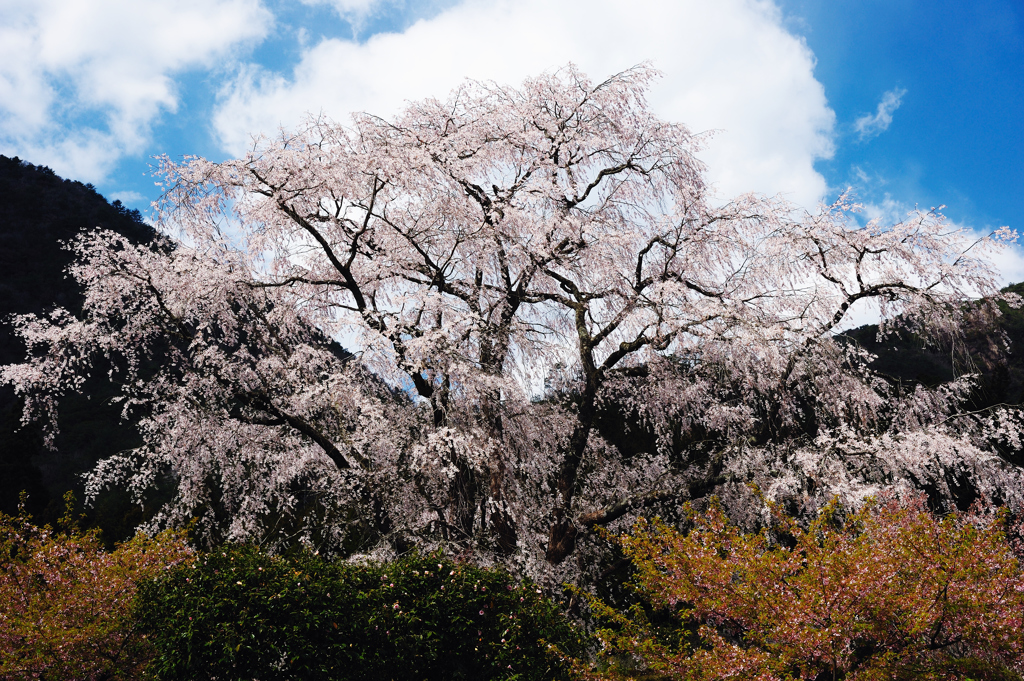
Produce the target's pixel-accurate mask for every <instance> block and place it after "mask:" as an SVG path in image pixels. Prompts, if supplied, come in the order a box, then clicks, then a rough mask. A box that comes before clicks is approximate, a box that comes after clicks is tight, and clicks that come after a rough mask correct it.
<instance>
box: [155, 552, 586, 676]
mask: <svg viewBox="0 0 1024 681" xmlns="http://www.w3.org/2000/svg"><path fill="white" fill-rule="evenodd" d="M139 613H140V618H141V622H142V625H143V626H144V627H145V628H146V630H147V631H148V632H149V635H150V640H152V641H153V643H155V644H156V646H157V648H158V649H159V653H160V654H159V657H158V658H157V660H156V662H155V663H154V666H153V668H152V669H153V671H155V672H156V673H157V675H158V676H159V678H161V679H165V680H170V679H212V678H220V679H252V678H259V679H304V680H305V679H309V680H314V679H366V680H377V679H380V680H385V679H410V680H411V679H415V680H417V681H419V680H421V679H437V680H438V681H441V680H444V681H448V680H456V679H474V680H476V679H479V680H485V679H509V680H512V679H516V680H523V681H526V680H527V679H553V678H562V674H561V673H560V672H559V670H558V668H557V663H556V660H555V658H554V657H553V656H551V655H549V654H548V652H547V649H546V645H545V644H544V641H547V642H550V643H552V644H557V645H559V646H560V647H562V646H564V647H568V648H570V649H573V650H577V651H578V650H579V645H580V640H579V636H578V634H576V633H575V631H574V630H573V628H572V626H570V624H569V623H568V621H567V620H566V619H565V618H564V617H563V616H561V614H560V613H559V611H558V607H557V606H556V605H555V604H554V603H553V602H551V601H550V600H548V599H546V598H545V597H544V596H542V595H540V590H539V589H537V588H536V587H534V586H533V585H532V584H530V583H529V582H521V581H518V580H515V579H513V578H512V577H510V576H509V575H508V574H507V573H505V572H503V571H501V570H495V569H481V568H477V567H474V566H472V565H469V564H466V563H462V562H457V561H453V560H451V559H450V558H448V557H446V556H444V555H443V554H439V553H435V554H432V555H426V556H423V555H413V556H408V557H405V558H402V559H400V560H397V561H395V562H392V563H387V564H377V563H366V564H351V563H338V562H330V561H328V560H325V559H323V558H320V557H319V556H316V555H313V554H310V553H300V554H298V555H292V556H290V557H280V556H279V557H272V556H268V555H267V554H265V553H263V552H261V551H259V550H258V549H256V548H254V547H252V546H248V545H229V546H225V547H223V550H221V551H214V552H212V553H209V554H206V555H203V556H202V557H201V558H197V559H196V561H195V562H193V563H191V564H188V565H185V566H183V567H182V568H180V569H178V570H176V571H175V572H173V573H172V574H169V575H166V576H165V577H164V578H162V579H161V580H159V581H157V582H154V583H149V584H146V585H145V586H144V588H143V589H142V590H141V592H140V609H139Z"/></svg>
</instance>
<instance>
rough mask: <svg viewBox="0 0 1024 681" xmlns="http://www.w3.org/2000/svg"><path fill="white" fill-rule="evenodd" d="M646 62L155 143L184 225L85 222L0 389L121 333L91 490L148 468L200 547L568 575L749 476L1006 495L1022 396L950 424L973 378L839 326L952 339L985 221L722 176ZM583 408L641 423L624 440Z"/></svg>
mask: <svg viewBox="0 0 1024 681" xmlns="http://www.w3.org/2000/svg"><path fill="white" fill-rule="evenodd" d="M655 76H656V73H655V72H654V71H653V70H652V69H650V68H649V67H647V66H645V65H641V66H638V67H636V68H633V69H629V70H627V71H624V72H623V73H620V74H617V75H615V76H612V77H611V78H609V79H607V80H606V81H603V82H600V83H594V82H592V81H590V80H589V79H588V78H587V77H586V76H585V75H584V74H582V73H580V72H579V71H578V70H577V69H576V68H575V67H572V66H569V67H566V68H565V69H562V70H561V71H558V72H556V73H553V74H546V75H543V76H540V77H538V78H534V79H530V80H528V81H526V82H525V83H524V84H523V85H522V86H521V87H519V88H513V87H503V86H499V85H497V84H494V83H475V82H470V83H467V84H465V85H464V86H463V87H461V88H459V89H458V90H457V91H456V92H454V93H453V94H452V96H451V97H450V98H449V99H448V100H447V101H445V102H441V101H438V100H426V101H423V102H416V103H412V104H410V105H409V106H408V107H407V108H406V109H405V110H404V111H403V112H402V113H401V114H400V115H399V116H398V117H396V118H395V119H394V120H391V121H384V120H381V119H379V118H375V117H373V116H370V115H359V116H357V117H356V118H355V119H354V120H353V121H352V124H351V125H350V126H344V125H340V124H337V123H334V122H331V121H329V120H326V119H324V118H316V119H312V120H310V121H309V122H308V123H307V124H306V125H305V126H303V127H302V128H301V129H300V130H298V131H296V132H294V133H282V135H281V137H280V138H278V139H260V140H258V141H257V142H256V143H255V144H254V147H253V149H252V150H251V152H250V153H249V154H247V155H246V156H245V157H244V158H241V159H236V160H231V161H226V162H224V163H212V162H210V161H207V160H205V159H201V158H191V159H187V160H186V161H185V162H183V163H175V162H172V161H170V160H169V159H165V160H164V161H163V162H162V166H161V173H162V175H163V178H164V182H165V185H164V189H165V193H164V196H163V199H162V202H161V206H160V220H161V224H162V226H163V227H164V228H165V229H168V230H171V229H175V230H179V233H180V234H181V237H182V240H181V243H180V245H179V247H177V248H174V249H170V250H169V249H166V248H158V247H155V246H149V247H143V246H137V245H133V244H131V243H130V242H129V241H128V240H127V239H125V238H123V237H120V236H118V235H115V234H112V233H109V232H107V233H100V234H97V235H93V236H90V237H88V238H83V239H80V240H78V241H77V242H76V243H75V244H74V245H73V248H74V250H75V252H76V254H77V261H76V264H75V265H74V266H73V267H72V268H71V270H70V271H71V274H72V275H73V276H74V277H75V278H76V279H77V280H78V281H79V282H81V284H82V286H83V288H84V290H85V303H84V306H83V312H82V314H81V315H80V316H75V315H73V314H71V313H68V312H65V311H59V310H58V311H54V312H53V313H52V314H50V315H49V316H47V317H39V316H32V315H28V316H23V317H19V318H18V320H17V322H16V328H17V331H18V333H19V334H20V336H21V337H22V339H23V340H24V341H25V343H26V345H27V346H28V347H29V348H30V350H31V357H30V359H29V360H28V361H27V362H24V363H22V364H18V365H10V366H7V367H4V368H3V369H0V372H2V373H0V380H3V381H5V382H8V383H10V384H12V385H14V386H15V388H16V390H17V391H18V392H19V394H21V395H22V396H24V397H25V400H26V412H25V418H26V419H33V418H41V419H43V420H44V421H46V422H47V423H49V424H51V425H52V424H53V423H54V421H55V417H56V414H57V406H56V405H57V403H58V400H59V398H61V397H62V396H63V395H66V394H68V393H74V392H76V391H79V390H82V389H83V387H84V386H85V380H86V377H87V376H88V374H89V373H90V372H91V371H93V370H95V362H97V360H98V358H107V357H110V358H114V360H115V361H114V366H115V368H116V370H117V371H116V372H115V377H116V379H117V381H118V382H119V384H120V387H121V390H122V394H121V395H120V397H121V398H123V402H122V404H123V406H124V408H125V413H126V414H141V415H142V417H143V418H142V421H141V430H142V435H143V437H144V440H145V442H144V444H143V445H142V446H140V447H138V448H136V449H133V450H130V451H126V452H123V453H120V454H118V455H115V456H113V457H110V458H108V459H107V460H105V461H103V462H101V463H100V464H98V465H97V467H96V469H95V470H94V471H93V474H92V476H91V478H90V483H89V486H88V492H89V494H90V495H93V496H95V495H98V494H100V493H101V492H102V491H103V490H104V489H106V488H107V487H110V486H119V487H126V488H128V489H129V490H130V491H131V492H132V494H133V495H134V496H135V497H136V498H137V499H139V500H143V499H145V497H146V495H147V494H149V493H151V492H152V490H153V489H154V488H155V487H157V486H158V485H159V484H160V483H161V482H162V481H171V482H172V483H173V484H174V485H175V490H174V497H173V498H172V499H171V500H170V501H169V503H167V504H166V505H165V506H164V507H163V509H162V512H161V513H160V514H158V515H156V516H155V517H154V518H153V520H152V522H151V524H150V525H149V526H148V527H149V528H151V529H152V528H156V527H162V526H180V525H182V524H184V523H187V522H189V520H190V519H191V518H198V519H199V522H198V525H197V530H198V533H199V535H200V537H201V538H202V539H203V540H205V541H207V542H208V545H214V544H216V542H217V541H219V540H223V539H230V540H246V539H250V540H256V541H259V542H261V543H266V544H268V545H270V546H272V547H278V548H281V547H284V546H286V545H287V544H288V543H289V541H294V540H295V539H296V538H302V539H304V540H307V541H312V542H314V543H315V544H316V545H317V546H319V547H322V548H323V549H324V550H325V552H326V551H331V552H336V553H344V554H352V553H368V554H374V555H378V556H389V555H390V556H394V555H397V554H399V553H401V552H403V551H405V550H406V549H408V547H410V546H418V547H421V548H423V549H424V550H429V549H431V548H433V547H436V546H439V545H441V544H444V545H447V546H457V547H459V550H467V551H472V552H475V553H476V554H478V555H479V556H481V557H483V558H485V559H487V560H498V561H503V562H505V563H506V564H508V565H510V566H511V567H512V568H514V569H515V570H517V571H519V572H521V573H524V574H529V575H531V576H534V577H536V578H537V579H545V580H548V582H549V583H555V582H557V581H558V580H562V579H567V580H570V581H574V582H579V581H583V580H584V577H585V576H586V573H587V572H588V571H593V569H594V566H596V565H598V564H599V558H600V556H598V555H596V554H597V553H599V551H600V549H599V548H597V547H595V545H594V544H593V543H591V544H589V545H586V544H587V542H582V544H583V545H582V546H581V542H580V541H579V539H580V538H581V537H584V538H585V537H586V536H587V531H588V530H589V529H591V528H593V527H595V526H608V525H610V524H613V523H616V522H620V523H627V522H628V521H629V520H630V519H631V518H633V517H635V515H636V514H637V513H638V512H639V511H641V510H642V509H644V508H657V507H658V506H659V505H660V506H662V507H663V508H666V507H672V506H675V505H676V504H677V502H678V500H679V499H680V498H686V497H687V496H693V497H699V496H704V495H706V494H709V493H711V492H717V493H719V494H721V496H722V498H723V499H726V500H727V502H728V503H730V504H731V505H733V506H746V507H747V508H748V510H749V509H750V508H752V505H751V500H750V498H749V495H745V494H744V489H745V488H744V487H743V483H745V482H746V481H747V480H748V479H749V478H750V477H751V476H754V477H755V479H756V480H757V481H758V482H759V483H760V484H761V485H762V487H763V488H764V489H765V490H766V493H768V494H769V495H770V496H772V497H773V498H788V499H792V500H795V502H796V503H797V504H799V505H802V506H804V507H806V508H807V509H813V508H815V507H816V506H817V505H818V504H819V503H821V502H822V500H823V499H828V498H829V497H831V496H832V495H833V494H839V495H841V497H842V498H843V500H844V501H849V502H851V503H853V502H856V501H858V500H860V499H862V498H863V497H864V496H866V495H869V494H872V493H875V492H877V491H878V490H879V488H880V487H882V486H887V485H895V486H897V487H908V488H912V487H918V488H920V487H926V486H932V487H934V488H935V489H936V490H937V492H936V494H937V495H938V496H941V497H943V498H944V499H949V498H951V497H953V496H955V495H954V493H953V489H954V488H957V489H958V488H960V487H965V486H969V487H970V488H971V489H972V490H973V493H974V494H976V495H977V496H982V497H984V498H985V499H987V500H989V501H992V502H993V503H995V502H1017V501H1021V499H1022V498H1024V484H1022V481H1021V474H1020V471H1019V470H1017V469H1015V468H1013V467H1009V466H1006V465H1004V464H1005V462H1004V460H1003V459H1002V458H1000V457H1001V455H1002V454H1003V453H1004V452H1005V451H1007V450H1015V449H1019V448H1020V447H1019V445H1020V428H1019V424H1018V421H1017V419H1016V417H1015V416H1014V415H1013V414H1010V413H1008V412H1006V411H1005V410H995V411H994V412H991V413H990V412H986V413H984V414H977V415H970V416H971V418H964V416H966V415H965V414H964V410H963V408H962V405H963V403H964V400H965V398H966V396H967V395H969V394H970V390H971V385H972V384H971V379H970V377H967V376H961V377H959V378H958V379H957V380H955V381H953V382H951V383H948V384H944V385H942V386H939V387H929V386H911V387H910V388H909V389H908V388H906V387H905V386H903V385H901V384H900V383H899V382H893V381H890V380H887V378H886V377H884V376H880V375H878V374H877V373H875V372H873V371H872V370H871V368H870V362H871V359H872V357H871V355H870V354H869V353H867V352H866V351H864V350H863V349H861V348H859V347H857V346H856V345H855V344H852V343H847V342H838V341H837V339H836V337H835V335H834V333H835V330H836V329H837V328H839V327H840V326H841V325H842V324H843V323H845V322H846V321H847V320H848V317H849V315H850V313H851V310H853V311H855V310H856V309H857V308H859V307H862V306H864V305H865V304H876V305H877V306H878V307H879V309H880V312H881V315H882V318H883V322H884V328H885V329H891V328H894V327H905V328H907V329H909V330H911V331H913V333H914V334H916V335H918V336H920V337H921V338H930V337H935V336H941V337H947V336H956V335H957V334H960V333H961V332H962V330H963V328H964V326H965V317H966V316H967V315H968V310H967V307H968V306H965V305H963V303H964V301H966V300H969V299H971V298H972V297H974V296H976V295H978V294H990V293H991V294H995V293H996V289H995V282H996V279H997V276H996V270H995V269H994V267H993V265H992V263H991V262H990V261H989V260H988V259H987V258H988V256H989V255H990V254H991V253H992V252H993V251H994V250H997V249H998V248H999V247H1000V246H1001V245H1002V244H1003V243H1004V242H1005V241H1007V240H1010V239H1012V238H1013V235H1012V234H1011V233H1010V232H1009V230H1007V229H1003V230H998V231H997V232H995V233H993V234H992V235H989V236H987V237H984V238H982V239H980V240H978V239H975V238H974V236H973V235H971V234H969V233H967V232H965V231H962V230H957V229H953V228H951V227H950V226H949V225H947V224H946V223H945V221H944V218H943V217H942V216H941V215H939V214H937V213H934V212H927V213H925V212H915V213H912V214H910V215H908V217H907V219H906V220H904V221H902V222H899V223H897V224H893V225H884V224H882V223H880V222H878V221H870V222H868V223H867V224H859V223H858V222H857V221H856V219H854V218H852V217H851V214H852V213H853V212H854V211H855V210H856V206H855V205H853V204H851V203H850V202H849V200H848V199H847V198H846V197H840V198H839V199H838V200H837V201H836V202H835V203H834V204H833V205H831V206H825V207H822V209H821V210H820V211H818V212H817V213H815V214H803V213H801V212H800V211H797V210H796V209H795V208H794V207H792V206H789V205H786V204H785V203H784V202H783V201H781V200H778V199H775V198H771V197H760V196H753V195H744V196H740V197H737V198H735V199H733V200H732V201H729V202H723V201H720V200H718V199H717V198H716V197H713V196H712V195H711V194H710V192H709V190H708V187H707V186H706V183H705V181H704V177H703V167H702V166H701V164H700V162H699V161H698V160H697V158H696V156H695V153H696V151H697V150H698V149H699V147H700V144H701V139H700V138H699V137H697V136H694V135H692V134H691V133H690V132H689V131H688V130H687V129H686V128H685V127H684V126H682V125H678V124H674V123H669V122H666V121H662V120H660V119H659V118H658V117H657V116H655V115H654V113H653V112H652V111H651V110H650V108H649V107H648V105H647V102H646V92H647V88H648V85H649V83H650V81H651V80H652V79H653V78H654V77H655ZM224 225H231V226H232V228H231V229H230V230H226V229H224ZM1005 299H1006V300H1007V301H1009V302H1011V303H1016V302H1018V301H1017V298H1016V297H1015V296H1012V295H1007V296H1005ZM987 307H989V308H992V309H993V310H994V311H993V312H992V314H993V315H994V314H996V312H998V310H995V303H992V302H990V303H988V304H987ZM326 338H345V339H346V342H349V343H351V344H352V350H353V351H354V353H353V354H348V355H346V354H344V353H341V352H339V351H338V349H337V347H336V346H333V347H332V345H331V344H330V343H328V342H326V341H325V339H326ZM147 362H154V363H157V364H158V365H159V366H158V367H157V368H156V369H155V370H154V371H152V372H145V371H142V370H141V368H142V367H144V366H146V364H147ZM542 384H543V385H545V386H546V387H550V388H551V390H550V391H548V392H545V393H544V394H542V392H543V391H542V389H541V385H542ZM602 409H604V411H605V412H606V413H607V412H612V413H614V412H616V411H621V412H624V413H629V414H636V415H637V417H638V420H642V421H643V422H644V425H645V426H647V427H648V429H649V430H650V431H651V432H652V433H654V437H652V438H651V439H650V441H649V443H648V444H647V445H645V447H644V450H643V451H632V450H630V449H629V448H626V447H622V448H620V447H618V446H616V444H615V443H614V442H612V441H610V440H609V439H606V438H604V437H602V434H601V430H600V428H599V427H598V418H599V414H600V413H601V410H602ZM595 428H596V429H597V430H595ZM55 432H56V431H55V429H54V428H51V429H50V430H49V433H50V434H51V435H52V434H54V433H55ZM283 528H287V530H285V529H283ZM593 576H594V575H593V574H590V575H589V577H593Z"/></svg>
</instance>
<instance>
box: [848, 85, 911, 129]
mask: <svg viewBox="0 0 1024 681" xmlns="http://www.w3.org/2000/svg"><path fill="white" fill-rule="evenodd" d="M905 94H907V91H906V90H905V89H903V88H895V89H893V90H889V91H888V92H886V93H885V94H884V95H882V101H880V102H879V103H878V109H877V110H876V111H875V113H874V115H872V114H864V115H863V116H861V117H860V118H858V119H857V120H856V121H854V123H853V129H854V130H856V131H857V133H858V134H859V135H860V139H861V140H865V139H868V138H869V137H877V136H878V135H881V134H882V133H883V132H885V131H886V130H888V129H889V126H890V125H892V115H893V113H894V112H895V111H896V109H898V108H900V104H901V103H902V101H903V95H905Z"/></svg>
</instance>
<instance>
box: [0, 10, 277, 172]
mask: <svg viewBox="0 0 1024 681" xmlns="http://www.w3.org/2000/svg"><path fill="white" fill-rule="evenodd" d="M0 18H2V21H0V151H3V153H6V154H19V155H22V156H25V157H27V158H29V159H30V160H32V161H33V162H36V163H44V164H47V165H51V166H53V168H54V169H55V170H57V171H58V172H60V173H63V174H67V175H71V176H74V177H77V178H81V179H83V180H92V181H98V180H101V179H102V177H103V175H104V174H105V173H106V172H107V170H108V169H109V168H110V167H111V165H112V164H113V163H114V162H116V160H117V159H118V158H119V157H120V156H121V155H123V154H125V153H132V152H137V151H138V150H140V149H141V148H142V147H143V145H144V144H145V141H146V136H147V133H148V126H149V124H150V123H151V122H152V121H153V119H154V118H155V117H156V116H157V115H158V114H159V113H160V112H161V110H168V111H174V110H175V108H176V106H177V103H178V97H177V93H176V91H175V83H174V81H173V80H172V75H173V74H175V73H176V72H180V71H182V70H185V69H190V68H199V67H211V66H213V65H215V64H216V63H217V62H218V60H220V59H222V58H224V57H225V56H226V55H227V54H229V53H230V52H231V51H232V49H234V48H235V47H237V46H238V45H239V44H241V43H244V42H246V41H251V40H254V39H259V38H261V37H262V36H264V35H265V34H266V33H267V31H268V29H269V27H270V25H271V23H272V21H273V17H272V16H271V15H270V13H269V12H268V11H267V10H266V9H265V8H264V7H263V6H262V4H261V3H260V0H178V1H177V2H174V3H169V2H164V1H162V0H33V1H32V2H24V1H23V0H0Z"/></svg>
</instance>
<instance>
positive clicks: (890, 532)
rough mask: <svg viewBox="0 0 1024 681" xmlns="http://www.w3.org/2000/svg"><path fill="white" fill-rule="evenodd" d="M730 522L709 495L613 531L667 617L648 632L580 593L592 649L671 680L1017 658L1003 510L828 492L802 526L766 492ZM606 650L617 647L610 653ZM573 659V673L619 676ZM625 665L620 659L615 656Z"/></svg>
mask: <svg viewBox="0 0 1024 681" xmlns="http://www.w3.org/2000/svg"><path fill="white" fill-rule="evenodd" d="M769 509H770V511H771V521H772V522H771V528H770V529H767V528H766V529H764V530H762V531H761V532H758V533H749V534H744V533H742V532H740V531H739V529H738V528H737V527H736V526H735V525H733V524H732V523H730V522H729V520H728V519H727V517H726V515H725V514H724V512H723V510H722V509H721V507H720V506H719V505H718V504H712V505H711V506H710V507H709V509H708V510H707V512H706V513H697V512H694V511H692V510H691V511H690V521H691V523H692V529H690V530H689V532H686V533H680V532H678V531H676V530H675V529H673V528H670V527H668V526H667V525H665V524H663V523H661V522H659V521H658V520H654V521H651V522H647V521H639V522H638V523H637V524H636V526H635V527H634V529H633V532H632V533H631V534H629V535H623V536H621V537H619V538H618V542H619V544H620V545H621V547H622V549H623V551H624V552H625V554H626V555H627V556H628V557H629V558H630V559H631V560H632V562H633V565H634V567H635V570H636V572H635V577H634V580H635V581H634V583H635V586H636V588H637V591H638V593H639V594H640V595H642V597H643V598H644V599H645V601H646V602H647V603H649V604H650V606H651V607H653V608H655V609H658V610H660V611H661V612H663V613H667V614H669V615H670V616H671V617H672V618H673V619H674V620H675V622H676V627H675V629H674V630H673V635H672V636H666V635H664V632H660V633H659V632H656V631H655V628H653V627H652V626H651V624H650V621H651V620H650V619H649V618H648V617H647V615H646V613H645V611H644V609H643V608H642V607H640V606H637V607H635V608H634V609H633V612H632V616H626V615H624V614H621V613H618V612H616V611H614V610H612V609H611V608H609V607H607V606H605V605H603V604H602V603H600V602H599V601H597V600H592V605H593V607H594V611H595V612H596V614H598V615H599V616H601V617H605V618H607V620H608V621H610V623H611V626H610V627H607V628H604V629H602V630H600V632H599V637H600V638H601V640H602V642H603V645H604V651H603V652H604V654H605V655H606V656H607V657H609V658H610V659H611V660H612V661H614V660H616V659H619V660H620V661H621V660H629V659H632V660H634V661H636V662H638V663H639V664H640V666H641V667H642V668H646V669H647V670H648V673H649V674H652V675H654V676H657V677H658V678H672V679H709V680H710V679H720V678H736V679H755V678H756V679H764V680H768V679H798V678H799V679H846V680H848V681H852V680H853V679H883V678H884V679H947V678H972V679H982V678H984V679H1003V678H1006V679H1010V678H1020V677H1019V674H1020V673H1021V671H1022V670H1024V631H1022V629H1021V625H1022V615H1024V573H1022V571H1021V567H1020V564H1019V563H1018V560H1017V558H1016V557H1015V555H1014V553H1013V551H1011V547H1010V545H1009V543H1008V542H1007V539H1006V536H1005V534H1004V532H1003V524H1004V520H1005V517H1004V516H1002V515H1000V516H998V517H995V518H993V517H980V516H972V515H965V514H957V513H954V514H951V515H948V516H944V517H937V516H935V515H933V514H932V513H930V512H928V511H927V510H926V509H925V508H924V506H923V502H922V500H921V499H920V498H918V499H916V500H914V501H909V502H901V501H897V500H896V499H894V498H890V499H887V500H884V501H877V502H874V501H873V502H871V503H869V504H867V505H866V506H864V507H863V508H862V509H860V510H858V511H856V512H853V513H848V514H844V513H842V512H841V511H840V509H839V507H838V506H837V505H835V504H832V505H830V506H828V507H827V508H825V509H823V511H822V513H821V514H820V515H819V516H818V517H817V518H816V519H815V520H813V521H812V522H811V523H810V525H809V526H808V527H807V528H803V527H801V526H800V525H798V524H797V522H796V520H794V519H793V518H792V517H790V516H787V515H786V514H784V513H783V512H782V511H781V510H780V509H779V508H778V507H777V506H775V505H771V504H769ZM617 656H619V657H618V658H617ZM614 667H615V665H614V664H613V665H612V668H610V669H608V670H607V671H605V672H601V673H598V672H596V671H594V670H592V669H587V668H586V666H585V665H582V664H578V665H577V670H578V671H579V672H580V673H581V676H582V677H583V678H591V679H599V678H622V677H624V676H627V675H628V673H629V671H628V669H627V670H621V669H620V670H619V671H616V670H615V669H614ZM627 667H628V665H627Z"/></svg>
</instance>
